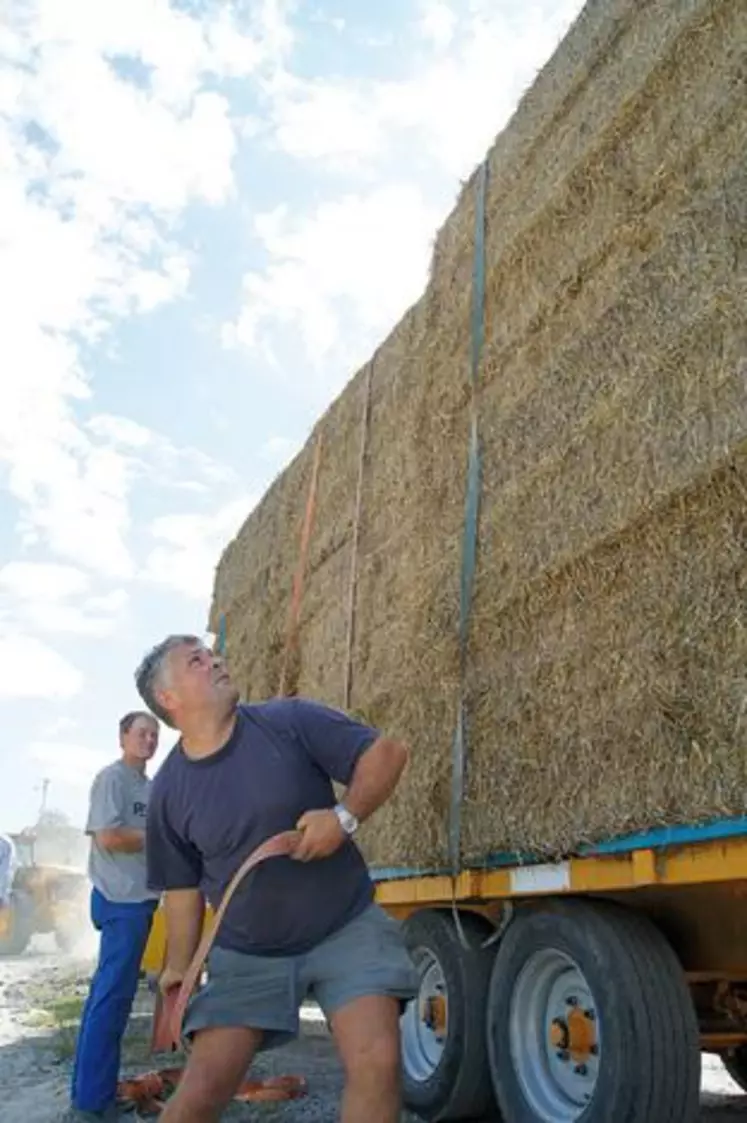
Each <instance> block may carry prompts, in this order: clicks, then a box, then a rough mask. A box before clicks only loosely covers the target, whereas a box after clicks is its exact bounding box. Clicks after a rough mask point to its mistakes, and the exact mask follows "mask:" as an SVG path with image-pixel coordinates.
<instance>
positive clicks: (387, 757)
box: [136, 636, 418, 1123]
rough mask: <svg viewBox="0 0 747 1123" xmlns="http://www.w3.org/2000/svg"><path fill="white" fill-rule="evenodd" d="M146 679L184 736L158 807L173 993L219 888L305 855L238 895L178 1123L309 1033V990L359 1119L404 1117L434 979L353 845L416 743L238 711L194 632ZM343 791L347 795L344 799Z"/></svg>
mask: <svg viewBox="0 0 747 1123" xmlns="http://www.w3.org/2000/svg"><path fill="white" fill-rule="evenodd" d="M136 682H137V687H138V690H139V691H140V695H141V697H142V698H143V700H144V702H145V703H146V704H147V706H148V707H149V709H151V710H152V711H153V712H154V713H156V714H157V715H158V716H159V717H160V718H161V720H162V721H165V722H167V723H168V724H169V725H171V726H173V727H174V728H176V729H178V730H179V732H180V734H181V737H180V740H179V741H178V742H177V744H176V745H175V747H174V749H173V750H172V752H171V753H170V755H169V756H168V758H167V759H166V761H165V763H164V765H163V768H162V769H161V771H160V772H159V774H158V776H157V777H156V780H155V782H154V787H153V793H152V797H151V803H150V807H149V811H148V834H147V857H148V878H149V885H150V887H151V889H153V890H155V891H165V894H166V895H165V911H166V924H167V966H166V968H165V970H164V972H163V975H162V978H161V988H162V990H163V991H164V992H165V991H168V990H169V989H171V988H172V987H173V986H175V985H176V984H178V983H179V982H180V981H181V980H182V978H183V977H184V974H185V972H186V969H187V966H188V964H189V962H190V960H191V959H192V957H193V955H194V953H195V950H196V948H197V945H198V942H199V937H200V933H201V928H202V921H203V908H204V903H203V893H204V895H205V896H206V897H207V899H208V900H209V901H210V903H211V904H212V905H213V906H214V907H217V906H218V904H219V903H220V900H221V898H222V896H223V893H224V892H225V889H226V886H227V885H228V883H229V881H230V879H231V877H232V876H233V874H234V873H235V872H236V870H237V869H238V868H239V866H240V865H241V863H242V862H243V861H244V859H245V858H246V857H247V856H248V855H249V854H250V853H251V852H252V851H253V850H254V849H255V848H256V847H257V846H259V845H260V843H262V842H263V841H265V840H266V839H267V838H269V837H270V836H272V835H274V834H276V833H278V832H280V831H288V830H293V829H294V828H297V829H298V831H299V842H298V844H297V847H296V850H295V852H294V854H293V856H292V857H291V858H277V859H273V860H272V861H270V862H267V863H266V864H265V865H263V866H260V867H258V869H257V870H256V871H254V872H253V873H252V874H251V875H250V876H249V877H248V878H247V879H246V881H245V882H244V883H243V884H242V885H241V886H240V887H239V888H238V890H237V891H236V894H235V896H234V897H233V898H232V901H231V904H230V905H229V907H228V909H227V911H226V914H225V918H224V921H223V924H222V925H221V927H220V930H219V932H218V935H217V939H216V943H215V945H214V949H213V952H212V954H211V955H210V957H209V962H208V974H209V983H208V986H207V987H205V988H204V989H203V990H201V991H199V992H198V993H197V994H196V995H195V996H194V997H193V999H192V1002H191V1004H190V1006H189V1008H188V1010H187V1014H186V1017H185V1022H184V1033H185V1036H186V1037H187V1038H189V1039H191V1042H192V1048H191V1052H190V1055H189V1060H188V1063H187V1067H186V1069H185V1072H184V1075H183V1077H182V1079H181V1081H180V1084H179V1088H178V1090H177V1092H176V1093H175V1095H174V1096H173V1098H172V1099H171V1100H170V1101H169V1103H168V1105H167V1107H166V1109H165V1110H164V1112H163V1114H162V1116H161V1119H162V1123H214V1121H216V1120H218V1119H219V1118H220V1116H221V1112H222V1110H223V1108H224V1107H225V1106H226V1105H227V1104H228V1103H229V1102H230V1100H231V1098H232V1097H233V1095H234V1092H235V1091H236V1089H237V1087H238V1085H239V1084H240V1083H241V1081H242V1080H243V1079H244V1078H245V1075H246V1071H247V1068H248V1067H249V1065H250V1063H251V1061H252V1058H253V1056H254V1054H255V1053H256V1051H257V1050H258V1049H260V1048H271V1047H272V1046H273V1045H276V1044H278V1043H279V1042H283V1041H285V1040H288V1039H289V1038H291V1037H293V1036H294V1035H295V1034H296V1033H297V1032H298V1025H299V1007H300V1005H301V1002H302V1001H303V999H304V998H305V997H306V995H307V994H312V995H313V996H314V997H315V998H316V1000H317V1001H318V1002H319V1004H320V1006H321V1007H322V1009H323V1011H324V1013H325V1014H326V1016H327V1019H328V1021H329V1023H330V1027H331V1030H332V1034H333V1037H334V1040H335V1043H336V1045H337V1048H338V1050H339V1052H340V1055H341V1059H342V1062H343V1065H344V1068H345V1076H346V1083H345V1091H344V1095H343V1102H342V1120H343V1123H397V1121H398V1120H399V1118H400V1109H401V1092H400V1046H399V1014H400V1010H401V1003H402V1001H404V1000H408V999H410V998H412V997H413V996H414V995H415V993H416V991H417V986H418V980H417V975H416V972H415V969H414V967H413V964H412V961H411V960H410V958H409V955H408V954H407V951H406V948H405V945H404V940H403V937H402V934H401V932H400V929H399V926H398V925H397V923H396V922H395V921H393V920H391V919H390V918H389V917H388V916H387V915H386V914H385V913H384V912H383V910H381V909H380V908H379V907H378V906H377V905H376V904H374V903H373V884H372V881H371V879H370V877H369V874H368V870H367V868H366V865H365V862H364V860H363V857H362V855H361V854H360V851H359V850H358V847H357V846H356V845H355V843H354V842H353V841H352V837H351V836H352V835H353V833H354V832H355V830H356V828H357V826H358V824H359V822H361V821H362V820H364V819H367V818H368V817H369V816H370V815H372V814H373V813H374V812H375V811H376V810H377V809H378V808H379V807H381V805H382V804H383V803H384V802H385V801H386V800H387V799H388V798H389V796H390V795H391V794H392V792H393V791H394V788H395V786H396V784H397V782H398V780H399V777H400V774H401V772H402V770H403V768H404V765H405V760H406V751H405V748H404V746H403V745H401V744H400V743H399V742H397V741H394V740H392V739H391V738H389V737H386V736H380V735H379V734H378V733H377V732H376V731H374V730H373V729H370V728H368V727H367V726H365V725H362V724H360V723H358V722H355V721H353V720H351V719H350V718H348V717H346V716H345V715H344V714H341V713H339V712H337V711H335V710H332V709H329V708H327V707H326V706H322V705H319V704H318V703H315V702H310V701H304V700H301V699H297V698H286V699H275V700H273V701H268V702H264V703H262V704H258V705H244V704H240V703H239V695H238V691H237V690H236V688H235V687H234V685H233V683H232V682H231V679H230V678H229V675H228V673H227V671H226V668H225V665H224V663H223V661H222V660H221V659H220V658H219V657H217V656H215V655H214V654H213V653H212V652H211V651H209V650H208V649H207V648H206V647H205V646H204V645H203V644H202V643H201V642H200V640H199V639H197V638H196V637H194V636H171V637H169V638H168V639H166V640H164V641H163V642H162V643H160V644H159V645H158V646H157V647H156V648H154V649H153V651H151V652H150V654H149V655H147V656H146V657H145V659H144V660H143V662H142V663H141V665H140V667H139V668H138V670H137V672H136ZM332 781H336V782H338V783H340V784H343V785H346V792H345V795H344V797H343V800H342V802H341V803H336V801H335V795H334V789H333V786H332Z"/></svg>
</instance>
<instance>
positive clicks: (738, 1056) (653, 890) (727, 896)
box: [143, 820, 747, 1123]
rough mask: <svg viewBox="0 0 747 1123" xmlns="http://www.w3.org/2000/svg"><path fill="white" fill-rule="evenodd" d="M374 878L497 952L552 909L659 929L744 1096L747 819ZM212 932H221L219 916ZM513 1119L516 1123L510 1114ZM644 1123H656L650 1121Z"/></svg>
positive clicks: (160, 947) (703, 1035)
mask: <svg viewBox="0 0 747 1123" xmlns="http://www.w3.org/2000/svg"><path fill="white" fill-rule="evenodd" d="M374 878H375V880H376V899H377V901H378V903H379V904H380V905H381V906H382V907H383V908H385V909H386V910H387V911H388V912H389V913H390V914H391V915H392V916H394V917H396V918H397V919H399V920H401V921H402V922H403V923H404V925H405V928H407V926H408V924H411V923H412V922H413V919H415V920H416V921H418V920H420V921H422V918H423V917H426V916H430V917H432V916H433V914H438V915H439V917H440V921H439V923H443V922H444V921H446V922H451V921H452V919H455V920H456V927H457V928H459V926H460V919H462V920H465V921H466V922H467V923H470V924H475V923H480V924H484V925H486V927H487V926H488V925H489V926H490V930H491V931H492V932H493V933H494V939H491V940H489V941H488V942H490V943H492V944H493V945H494V946H493V949H492V951H493V953H494V952H495V950H496V948H497V947H498V946H500V943H501V940H502V934H503V932H504V931H505V930H506V929H507V928H508V927H510V925H511V924H512V923H514V920H515V918H516V917H518V916H520V915H522V912H523V911H524V910H533V911H535V912H537V911H541V910H542V909H543V906H544V907H545V908H550V909H552V908H554V907H556V905H557V902H558V901H565V902H577V901H586V902H587V903H590V904H591V906H592V907H593V906H594V902H597V903H598V904H599V905H600V906H601V907H605V904H606V903H610V902H611V903H613V905H614V904H617V905H621V906H627V909H628V910H630V912H633V913H637V914H639V915H642V916H644V917H645V918H646V921H647V922H649V923H650V924H651V925H653V926H655V928H656V929H657V930H658V932H659V933H661V934H662V935H663V937H664V938H665V940H666V943H667V944H668V945H669V947H670V948H671V949H673V951H674V953H675V955H676V958H677V960H678V961H679V965H680V967H681V972H682V976H683V980H684V983H686V984H687V987H688V988H689V991H690V994H691V995H692V999H693V1006H694V1008H695V1011H696V1015H697V1021H698V1027H699V1031H700V1049H701V1051H703V1052H713V1053H718V1054H720V1055H721V1056H722V1057H724V1059H725V1060H726V1061H727V1067H729V1066H730V1067H729V1071H730V1072H731V1073H732V1075H733V1076H734V1077H735V1078H736V1079H738V1080H739V1081H740V1083H743V1086H744V1087H745V1090H747V820H728V821H725V822H723V821H722V822H718V823H713V824H708V825H706V826H705V827H696V828H676V829H674V830H667V831H658V832H650V833H648V834H643V835H638V836H635V837H630V838H628V839H619V840H614V841H612V842H610V843H608V844H605V845H604V846H601V847H599V848H597V849H596V850H594V851H591V850H590V851H588V852H586V853H583V854H579V855H577V856H573V857H570V858H568V859H567V860H564V861H560V862H550V863H546V862H536V861H534V862H532V861H513V862H511V861H507V860H506V859H501V858H498V859H497V860H496V861H495V862H494V863H491V864H490V865H489V866H487V867H486V868H484V869H468V870H465V871H464V872H462V873H461V874H459V875H458V876H457V877H456V878H452V877H450V876H448V875H447V874H445V873H443V872H438V871H435V872H417V871H409V870H383V871H374ZM571 907H574V906H573V905H571ZM587 908H588V904H587ZM455 914H456V916H455ZM467 918H471V919H470V920H467ZM206 923H207V924H210V923H212V913H211V912H210V910H208V911H207V914H206ZM164 952H165V930H164V921H163V912H162V910H161V909H159V910H158V911H157V912H156V916H155V920H154V924H153V929H152V932H151V936H150V939H149V942H148V945H147V948H146V951H145V955H144V958H143V968H144V970H145V971H146V972H149V973H151V974H157V973H158V972H159V971H160V969H161V966H162V964H163V961H164ZM481 954H482V953H481ZM439 1003H440V1005H439ZM415 1005H416V1006H417V1008H418V1010H419V1011H420V1014H419V1015H418V1016H419V1017H421V1018H422V1019H426V1020H429V1025H430V1026H431V1027H432V1028H433V1026H434V1025H435V1030H436V1032H438V1031H439V1026H440V1032H442V1033H445V1032H446V1028H445V1027H446V1024H447V1021H448V1017H449V1014H448V1009H447V1004H446V1002H445V1001H442V1000H441V999H437V1000H436V1001H434V999H433V996H431V998H429V999H428V1000H427V1001H425V1000H419V1001H418V1003H416V1004H415ZM434 1019H435V1021H434ZM581 1028H582V1029H583V1027H581ZM553 1032H554V1033H559V1032H560V1031H559V1030H554V1031H553ZM587 1038H588V1041H592V1040H593V1038H591V1037H588V1035H587ZM578 1040H581V1038H578ZM578 1071H580V1069H578ZM470 1079H472V1077H470ZM460 1110H461V1108H460ZM444 1112H445V1113H440V1114H438V1113H437V1114H434V1113H433V1112H431V1113H430V1115H429V1113H428V1112H427V1111H424V1113H423V1117H424V1118H426V1119H427V1118H439V1119H443V1120H447V1119H449V1118H455V1119H456V1118H461V1117H462V1116H460V1115H459V1114H456V1115H451V1116H450V1115H449V1113H448V1108H445V1109H444ZM504 1114H505V1112H504ZM507 1118H508V1120H509V1123H512V1120H511V1117H510V1115H508V1116H507ZM569 1118H570V1117H569ZM606 1118H609V1119H610V1120H612V1119H613V1116H612V1115H610V1116H609V1117H605V1119H606ZM625 1118H628V1117H627V1116H626V1117H625ZM636 1118H637V1117H636ZM641 1123H648V1121H647V1120H644V1118H643V1117H641Z"/></svg>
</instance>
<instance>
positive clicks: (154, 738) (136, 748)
mask: <svg viewBox="0 0 747 1123" xmlns="http://www.w3.org/2000/svg"><path fill="white" fill-rule="evenodd" d="M157 748H158V722H156V721H154V720H153V719H152V718H149V717H136V718H135V720H134V721H133V723H132V725H131V726H130V728H129V729H128V730H127V732H126V733H123V734H122V749H123V750H124V754H125V756H127V757H129V758H130V760H139V761H148V760H150V759H151V758H152V757H153V756H154V755H155V752H156V749H157Z"/></svg>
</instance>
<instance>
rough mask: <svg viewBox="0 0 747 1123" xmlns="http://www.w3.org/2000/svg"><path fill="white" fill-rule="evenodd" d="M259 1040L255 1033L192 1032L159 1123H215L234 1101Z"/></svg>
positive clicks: (219, 1028) (232, 1029) (231, 1030)
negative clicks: (189, 1047)
mask: <svg viewBox="0 0 747 1123" xmlns="http://www.w3.org/2000/svg"><path fill="white" fill-rule="evenodd" d="M261 1040H262V1034H261V1032H259V1031H258V1030H254V1029H247V1028H245V1027H243V1026H216V1027H215V1028H213V1029H202V1030H199V1032H197V1033H195V1036H194V1038H193V1044H192V1051H191V1053H190V1055H189V1059H188V1061H187V1066H186V1068H185V1070H184V1074H183V1075H182V1078H181V1080H180V1081H179V1087H178V1088H177V1090H176V1092H175V1093H174V1095H173V1096H172V1097H171V1099H170V1100H169V1102H168V1104H167V1105H166V1107H165V1108H164V1110H163V1111H162V1112H161V1114H160V1116H159V1119H160V1121H161V1123H217V1120H219V1119H220V1117H221V1114H222V1112H223V1110H224V1109H225V1108H226V1107H227V1106H228V1104H229V1103H230V1102H231V1100H232V1099H233V1097H234V1095H235V1094H236V1089H237V1088H238V1086H239V1084H241V1082H242V1081H243V1080H244V1079H245V1078H246V1071H247V1069H248V1068H249V1066H250V1064H251V1063H252V1059H253V1057H254V1054H255V1053H256V1051H257V1049H258V1048H259V1044H260V1042H261Z"/></svg>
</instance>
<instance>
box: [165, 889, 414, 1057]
mask: <svg viewBox="0 0 747 1123" xmlns="http://www.w3.org/2000/svg"><path fill="white" fill-rule="evenodd" d="M207 975H208V977H207V982H206V984H205V986H204V987H202V989H201V990H199V991H197V992H196V994H195V995H194V996H193V998H192V1000H191V1002H190V1004H189V1006H188V1008H187V1013H186V1017H185V1019H184V1035H185V1037H187V1038H190V1037H191V1036H192V1035H193V1034H194V1033H195V1032H197V1031H198V1030H201V1029H208V1028H212V1027H214V1026H247V1027H249V1028H251V1029H258V1030H262V1031H263V1041H262V1048H263V1049H271V1048H274V1047H275V1046H277V1045H282V1044H285V1043H287V1042H288V1041H289V1040H292V1039H293V1038H294V1037H296V1036H297V1035H298V1032H299V1028H300V1027H299V1011H300V1007H301V1004H302V1003H303V1001H304V1000H305V999H306V998H312V999H313V1000H314V1001H316V1002H318V1004H319V1006H320V1007H321V1009H322V1011H323V1012H324V1014H325V1016H326V1017H327V1019H329V1018H330V1017H331V1015H332V1014H334V1013H335V1011H336V1010H339V1009H340V1008H341V1007H343V1006H346V1005H347V1004H348V1003H349V1002H352V1001H353V1000H354V999H356V998H362V997H364V996H367V995H387V996H390V997H392V998H398V999H400V1001H401V1002H407V1001H409V1000H410V999H411V998H414V997H415V995H416V994H417V991H418V985H419V979H418V974H417V971H416V970H415V967H414V964H413V962H412V959H411V958H410V955H409V953H408V951H407V948H406V946H405V942H404V938H403V934H402V930H401V927H400V925H399V923H398V922H397V921H396V920H393V919H392V918H391V917H390V916H388V915H387V913H385V912H384V910H383V909H382V908H380V906H379V905H376V904H373V905H370V906H369V907H368V908H367V909H365V911H364V912H362V913H361V914H360V916H358V917H356V919H355V920H352V921H351V922H350V924H347V925H346V926H345V927H344V928H341V929H340V931H339V932H335V933H334V935H332V936H330V937H329V938H328V939H326V940H324V941H323V942H322V943H321V944H319V945H318V946H317V947H315V948H313V949H312V950H311V951H309V952H307V953H306V954H305V955H299V956H289V957H267V956H256V955H245V954H243V953H241V952H237V951H230V950H228V949H226V948H214V949H213V951H212V953H211V955H210V958H209V960H208V970H207Z"/></svg>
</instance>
